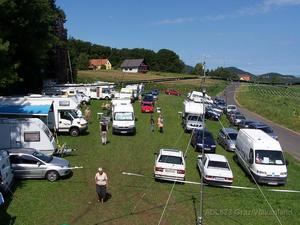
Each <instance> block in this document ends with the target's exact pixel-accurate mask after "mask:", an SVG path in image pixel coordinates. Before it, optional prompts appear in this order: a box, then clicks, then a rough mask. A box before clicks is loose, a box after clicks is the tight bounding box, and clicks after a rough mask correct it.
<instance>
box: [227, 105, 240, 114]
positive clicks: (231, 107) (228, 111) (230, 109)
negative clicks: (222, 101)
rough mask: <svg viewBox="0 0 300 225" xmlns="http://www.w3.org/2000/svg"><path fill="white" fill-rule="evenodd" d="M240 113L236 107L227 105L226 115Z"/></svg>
mask: <svg viewBox="0 0 300 225" xmlns="http://www.w3.org/2000/svg"><path fill="white" fill-rule="evenodd" d="M236 111H238V108H237V106H236V105H227V106H226V114H228V113H230V112H236Z"/></svg>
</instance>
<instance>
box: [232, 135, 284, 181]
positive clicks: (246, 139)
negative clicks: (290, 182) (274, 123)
mask: <svg viewBox="0 0 300 225" xmlns="http://www.w3.org/2000/svg"><path fill="white" fill-rule="evenodd" d="M235 152H236V155H237V157H238V161H239V163H240V164H241V165H242V166H243V167H244V168H245V170H246V171H247V172H248V173H251V174H252V175H253V177H254V178H255V180H256V181H257V182H258V183H265V184H269V185H283V184H285V182H286V179H287V167H286V162H285V159H284V156H283V152H282V149H281V146H280V143H279V142H278V141H277V140H275V139H273V138H272V137H270V136H269V135H268V134H266V133H265V132H263V131H262V130H259V129H240V130H239V133H238V136H237V139H236V150H235Z"/></svg>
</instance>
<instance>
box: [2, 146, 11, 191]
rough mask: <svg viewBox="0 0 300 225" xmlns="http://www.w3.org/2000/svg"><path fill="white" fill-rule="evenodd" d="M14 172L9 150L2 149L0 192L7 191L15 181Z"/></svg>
mask: <svg viewBox="0 0 300 225" xmlns="http://www.w3.org/2000/svg"><path fill="white" fill-rule="evenodd" d="M13 177H14V176H13V172H12V169H11V164H10V161H9V154H8V153H7V151H4V150H0V192H1V191H2V192H7V191H8V190H9V188H10V186H11V184H12V181H13Z"/></svg>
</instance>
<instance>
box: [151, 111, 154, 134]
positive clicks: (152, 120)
mask: <svg viewBox="0 0 300 225" xmlns="http://www.w3.org/2000/svg"><path fill="white" fill-rule="evenodd" d="M154 124H155V122H154V119H153V114H152V115H151V117H150V129H151V131H152V132H154Z"/></svg>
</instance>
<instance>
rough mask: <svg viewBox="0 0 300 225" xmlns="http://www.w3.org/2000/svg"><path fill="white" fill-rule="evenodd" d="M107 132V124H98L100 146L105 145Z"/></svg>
mask: <svg viewBox="0 0 300 225" xmlns="http://www.w3.org/2000/svg"><path fill="white" fill-rule="evenodd" d="M107 132H108V123H107V122H106V121H101V122H100V135H101V142H102V145H106V144H107Z"/></svg>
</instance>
